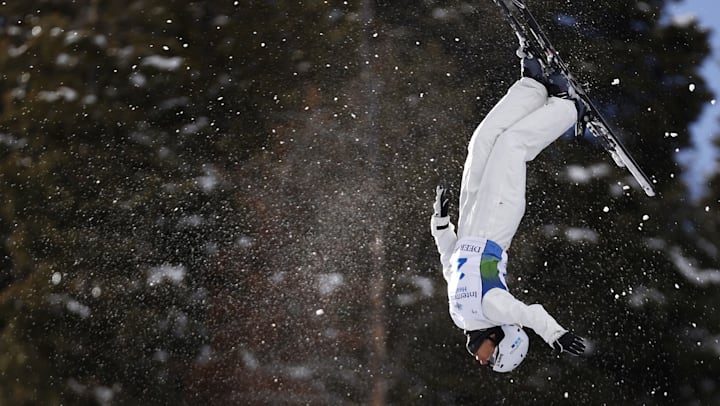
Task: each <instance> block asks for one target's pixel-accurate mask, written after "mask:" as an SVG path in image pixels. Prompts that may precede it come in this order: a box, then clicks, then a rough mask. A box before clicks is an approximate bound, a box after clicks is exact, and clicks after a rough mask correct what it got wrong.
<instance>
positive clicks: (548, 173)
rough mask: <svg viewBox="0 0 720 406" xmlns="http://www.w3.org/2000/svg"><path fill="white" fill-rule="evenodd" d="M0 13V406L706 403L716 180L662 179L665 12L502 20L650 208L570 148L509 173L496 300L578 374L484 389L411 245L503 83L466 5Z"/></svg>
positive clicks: (712, 346) (556, 9) (696, 98)
mask: <svg viewBox="0 0 720 406" xmlns="http://www.w3.org/2000/svg"><path fill="white" fill-rule="evenodd" d="M6 3H7V4H3V5H2V6H0V10H2V15H3V18H2V20H1V24H0V30H1V31H2V36H1V37H0V38H1V39H0V68H1V69H0V72H2V81H1V82H0V92H1V94H2V99H1V105H0V195H2V196H3V199H4V200H3V205H2V206H0V207H1V209H0V218H2V221H1V222H0V234H1V235H2V237H3V245H2V247H0V249H1V250H2V251H1V252H2V256H0V346H2V348H3V349H4V351H3V352H2V353H0V404H18V405H23V404H27V405H30V404H78V405H79V404H111V403H112V404H128V405H131V404H132V405H134V404H143V405H152V404H203V403H205V404H267V403H270V404H345V403H347V404H365V403H374V404H383V403H388V404H432V405H435V404H479V403H488V404H500V403H505V404H563V403H567V404H661V403H667V404H688V403H692V402H698V403H702V404H712V403H713V402H717V400H716V399H717V398H718V391H719V390H720V388H718V387H717V381H716V377H717V375H718V367H719V365H718V348H720V347H718V343H717V337H718V334H720V333H719V332H718V331H717V326H718V322H719V321H720V320H718V316H717V314H718V313H717V308H716V307H717V305H716V299H715V297H716V296H717V293H718V288H717V285H718V282H717V281H715V280H714V279H712V278H715V277H714V276H711V275H714V274H713V272H712V269H710V271H709V272H707V273H703V271H706V270H707V268H712V267H713V266H716V264H717V258H718V251H717V246H716V243H715V242H716V241H719V240H720V239H719V238H718V237H719V236H718V217H717V215H716V214H715V213H716V212H717V210H718V202H717V201H716V199H717V197H716V196H718V193H717V192H718V191H717V182H716V181H715V182H713V183H711V185H710V190H709V193H708V196H713V197H708V198H707V199H706V200H705V201H702V202H700V203H699V206H696V205H693V204H691V203H689V202H688V199H687V197H686V196H687V191H686V190H685V187H684V186H683V185H682V183H680V182H679V179H680V174H681V173H680V172H681V168H680V166H679V165H677V164H676V163H675V161H674V160H673V157H674V154H675V150H676V149H677V148H684V147H686V146H687V145H688V144H689V139H688V136H687V128H688V125H689V124H690V123H691V122H692V121H693V120H694V119H695V118H696V116H697V115H698V113H699V111H700V109H701V107H702V104H703V103H704V102H706V101H707V100H708V99H709V98H710V97H711V96H710V94H709V92H708V90H707V88H706V86H705V84H704V82H703V80H702V79H701V78H700V77H698V75H697V68H698V66H699V64H700V63H701V62H702V61H703V60H704V59H705V58H706V56H707V54H708V52H709V47H708V44H707V33H706V32H703V31H701V30H699V29H698V28H697V27H696V26H693V25H690V26H685V27H677V26H661V25H660V24H659V21H660V19H661V17H662V11H661V10H662V8H663V6H664V3H665V2H664V1H660V0H653V1H645V2H634V1H610V0H603V1H594V2H580V1H574V2H571V3H568V2H567V1H554V0H552V1H551V0H543V1H539V0H538V1H533V2H531V3H530V6H531V7H532V10H533V12H534V13H535V14H536V16H537V17H538V19H539V20H540V21H541V23H542V24H543V26H544V27H545V28H546V31H547V33H548V34H549V36H550V37H551V38H552V39H553V40H554V41H555V43H556V46H557V47H558V48H559V49H560V50H561V51H562V52H563V56H564V57H565V59H566V60H567V61H568V62H569V63H570V65H571V67H572V68H573V69H574V70H575V72H576V73H577V75H578V76H579V77H580V78H581V79H582V80H584V81H587V82H589V85H590V87H591V95H592V96H593V97H594V98H595V99H596V100H597V102H598V104H599V105H600V106H601V107H602V109H603V110H604V111H606V112H607V116H608V119H609V120H610V121H611V122H612V123H613V124H614V125H616V126H617V128H619V129H620V130H621V131H620V132H621V134H622V136H623V139H624V140H625V141H626V144H627V146H628V147H629V149H630V150H631V151H633V153H634V154H636V157H637V158H638V160H639V161H640V163H641V165H642V166H643V167H644V169H645V170H646V171H647V172H648V174H649V175H650V176H651V177H652V178H653V179H655V180H656V181H657V189H658V191H659V192H660V195H659V196H658V197H657V198H654V199H649V198H646V197H645V196H644V195H643V194H642V192H641V191H639V190H637V189H636V188H634V183H633V181H632V179H630V178H628V175H627V174H626V173H625V172H624V171H623V170H620V169H618V168H615V167H614V166H613V164H612V162H610V159H609V157H608V156H606V154H604V153H603V152H602V151H601V150H600V149H599V147H598V146H597V145H595V143H594V142H593V141H592V140H588V139H582V140H577V141H575V140H569V139H567V138H563V139H561V140H559V141H558V142H557V143H555V144H554V145H553V146H551V147H549V148H548V149H547V150H546V151H545V152H544V153H543V154H541V155H540V157H539V158H538V159H537V160H536V161H535V162H533V163H531V165H530V170H529V173H530V177H529V179H528V202H529V206H528V210H527V214H526V218H525V220H524V222H523V224H522V226H521V229H520V231H519V233H518V235H517V237H516V238H515V240H514V242H513V247H512V251H511V253H510V258H511V259H510V277H511V280H510V285H511V289H512V291H513V292H514V293H515V294H516V295H517V297H518V298H520V299H522V300H524V301H526V302H527V303H535V302H540V303H542V304H543V305H544V306H545V307H546V308H547V309H548V310H549V311H550V312H551V313H552V314H553V315H555V316H556V318H557V319H558V321H559V322H560V323H561V324H563V325H564V326H566V327H568V328H572V329H574V330H575V331H576V332H578V333H579V334H581V335H584V336H586V337H588V338H590V339H591V340H592V342H593V344H594V348H595V350H594V352H593V354H592V355H591V356H590V357H589V358H588V359H569V358H567V357H560V358H558V357H555V356H553V355H552V354H551V352H550V348H549V347H548V346H547V345H546V344H545V343H544V342H542V341H541V340H540V339H539V338H538V337H537V336H532V342H531V349H532V350H531V351H532V352H531V355H530V356H529V358H528V359H527V361H526V362H525V364H524V365H523V366H522V368H520V369H519V370H518V371H517V372H515V373H513V374H511V375H497V374H491V373H490V372H489V371H486V370H482V369H480V368H479V367H478V366H477V365H475V363H474V362H473V360H472V359H471V358H470V357H469V356H468V355H467V354H466V351H465V349H464V341H463V338H464V336H463V335H462V333H461V332H460V331H459V330H457V329H455V328H454V326H453V325H452V322H451V321H450V318H449V315H448V314H447V309H446V307H447V301H446V297H445V286H444V282H443V280H442V277H441V275H440V269H439V261H438V258H437V254H436V251H435V247H434V244H433V241H432V238H431V237H430V234H429V229H428V227H429V226H428V222H429V218H428V216H429V215H430V214H431V212H432V211H431V205H432V199H433V189H434V186H435V185H436V184H437V182H439V181H440V180H446V181H447V183H448V185H449V187H450V190H451V191H452V194H453V195H454V198H453V201H454V200H456V198H457V194H458V192H459V179H460V175H461V172H462V165H463V163H464V160H465V148H466V144H467V141H468V139H469V137H470V134H471V133H472V131H473V129H474V127H475V126H476V125H477V123H478V122H479V121H480V120H481V119H482V117H483V115H484V114H485V113H487V111H488V110H489V109H490V108H492V106H493V105H494V103H495V102H496V101H497V99H498V98H499V97H501V96H502V95H503V94H504V92H505V90H506V89H507V87H508V86H509V85H510V84H511V83H512V82H513V81H514V80H515V79H516V78H517V77H518V74H519V67H518V61H517V59H516V57H515V55H514V50H515V47H516V44H515V39H514V36H513V35H512V33H511V31H510V29H509V28H508V27H506V25H505V22H504V21H503V20H502V18H501V16H500V13H499V12H498V10H496V7H495V6H494V5H493V4H492V2H491V1H483V2H463V1H449V2H436V1H422V2H410V1H370V0H365V1H360V2H349V1H323V2H320V1H316V2H305V1H303V2H300V1H297V2H279V1H234V2H233V1H227V2H209V1H208V2H194V1H156V0H136V1H130V2H99V1H96V0H85V1H76V2H64V1H40V0H38V1H34V2H29V3H28V2H24V3H23V2H6ZM618 81H619V84H615V85H613V83H614V82H615V83H617V82H618ZM690 84H693V85H694V90H693V91H691V90H690ZM676 133H677V134H679V136H677V137H676V136H675V134H676ZM671 134H672V135H671ZM578 168H585V169H592V170H594V171H595V173H596V174H598V176H595V177H591V178H586V179H582V178H577V177H574V176H573V173H575V172H573V171H575V170H577V169H578ZM626 185H630V186H631V188H630V189H626V188H624V186H626ZM705 207H707V209H705ZM455 209H456V207H452V208H451V214H452V215H454V216H455V214H456V213H454V212H453V210H455ZM455 217H456V216H455ZM688 263H692V267H689V268H684V265H687V264H688ZM683 269H684V270H685V272H686V273H687V272H691V271H692V270H694V271H695V272H699V273H698V274H696V275H699V276H697V277H686V276H685V275H684V274H682V273H681V272H680V271H681V270H683ZM688 269H690V271H688ZM698 278H699V279H698Z"/></svg>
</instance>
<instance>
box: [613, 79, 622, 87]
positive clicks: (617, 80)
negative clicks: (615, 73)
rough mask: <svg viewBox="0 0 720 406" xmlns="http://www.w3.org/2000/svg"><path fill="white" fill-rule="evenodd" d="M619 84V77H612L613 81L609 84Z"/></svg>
mask: <svg viewBox="0 0 720 406" xmlns="http://www.w3.org/2000/svg"><path fill="white" fill-rule="evenodd" d="M619 84H620V79H619V78H615V79H613V81H612V83H611V85H613V86H617V85H619Z"/></svg>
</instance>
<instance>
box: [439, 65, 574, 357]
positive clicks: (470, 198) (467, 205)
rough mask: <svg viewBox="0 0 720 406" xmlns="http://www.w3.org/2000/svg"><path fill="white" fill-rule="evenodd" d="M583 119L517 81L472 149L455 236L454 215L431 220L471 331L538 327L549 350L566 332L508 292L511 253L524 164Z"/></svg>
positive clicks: (566, 104) (452, 306)
mask: <svg viewBox="0 0 720 406" xmlns="http://www.w3.org/2000/svg"><path fill="white" fill-rule="evenodd" d="M576 119H577V111H576V109H575V104H574V102H572V101H570V100H566V99H560V98H557V97H548V93H547V90H546V88H545V86H543V85H542V84H541V83H539V82H537V81H535V80H534V79H530V78H522V79H520V80H519V81H517V82H516V83H515V84H513V85H512V86H511V87H510V89H509V90H508V92H507V94H506V95H505V96H504V97H503V98H502V99H501V100H500V101H499V102H498V104H497V105H496V106H495V107H494V108H493V109H492V110H491V111H490V113H488V115H487V117H485V119H484V120H483V121H482V123H480V125H479V126H478V127H477V129H476V130H475V132H474V133H473V136H472V138H471V140H470V144H469V145H468V156H467V160H466V161H465V167H464V171H463V177H462V184H461V190H460V207H459V209H460V216H459V217H460V218H459V221H458V230H457V236H456V234H455V227H454V225H453V224H452V223H451V222H450V218H449V217H437V216H433V217H432V220H431V228H432V234H433V237H434V238H435V243H436V244H437V248H438V252H439V253H440V262H441V263H442V266H443V276H444V277H445V281H446V282H447V283H448V302H449V310H450V315H451V317H452V319H453V321H454V322H455V325H457V326H458V327H459V328H461V329H464V330H465V331H472V330H481V329H486V328H491V327H495V326H500V325H503V324H520V325H522V326H525V327H529V328H531V329H533V330H534V331H535V332H536V333H537V334H538V335H540V336H541V337H542V338H543V339H544V340H545V342H547V343H548V344H549V345H550V346H552V343H553V342H555V340H557V339H558V338H559V337H560V336H562V335H563V334H564V333H565V332H566V331H567V330H565V329H564V328H562V327H561V326H560V325H559V324H558V323H557V322H556V321H555V319H554V318H553V317H552V316H550V315H549V314H548V313H547V311H545V309H544V308H543V307H542V306H541V305H539V304H534V305H530V306H528V305H526V304H525V303H523V302H521V301H519V300H517V299H516V298H515V297H514V296H513V295H511V294H510V293H509V291H508V287H507V284H506V282H505V277H506V275H507V270H506V267H507V260H508V256H507V250H508V248H509V247H510V242H511V240H512V238H513V236H514V235H515V232H516V231H517V229H518V226H519V225H520V220H521V219H522V216H523V214H524V213H525V179H526V172H525V170H526V162H528V161H531V160H533V159H534V158H535V157H536V156H537V155H538V154H539V153H540V151H542V150H543V149H544V148H545V147H546V146H548V145H549V144H550V143H551V142H553V141H554V140H555V139H557V138H558V137H560V136H561V135H562V134H563V133H564V132H565V131H566V130H567V129H569V128H570V127H571V126H572V125H573V124H574V123H575V121H576Z"/></svg>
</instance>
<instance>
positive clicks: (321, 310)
mask: <svg viewBox="0 0 720 406" xmlns="http://www.w3.org/2000/svg"><path fill="white" fill-rule="evenodd" d="M323 314H325V310H323V309H317V310H315V315H316V316H322V315H323Z"/></svg>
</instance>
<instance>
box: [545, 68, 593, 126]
mask: <svg viewBox="0 0 720 406" xmlns="http://www.w3.org/2000/svg"><path fill="white" fill-rule="evenodd" d="M545 87H547V90H548V95H550V96H554V97H559V98H561V99H567V100H571V101H573V102H574V103H575V108H576V109H577V116H578V123H585V122H586V121H587V120H586V117H585V115H586V114H587V108H586V106H585V103H584V102H583V101H582V99H581V98H580V96H579V95H578V94H577V92H576V91H575V88H574V87H573V86H572V85H571V84H570V80H569V79H568V77H567V76H566V75H565V74H563V73H562V72H560V71H559V70H555V71H554V72H553V73H551V74H549V75H548V76H547V82H546V84H545ZM582 131H583V132H584V131H585V129H584V127H583V129H582ZM577 135H580V134H577Z"/></svg>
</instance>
